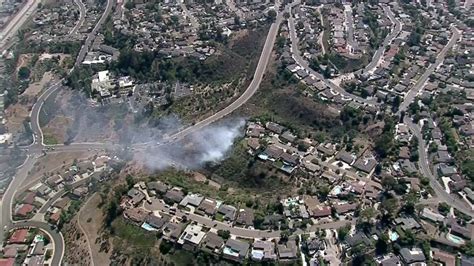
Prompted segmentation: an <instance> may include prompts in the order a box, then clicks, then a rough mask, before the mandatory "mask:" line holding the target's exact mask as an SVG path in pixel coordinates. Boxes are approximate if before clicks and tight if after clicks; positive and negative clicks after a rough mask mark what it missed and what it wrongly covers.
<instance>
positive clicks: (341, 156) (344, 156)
mask: <svg viewBox="0 0 474 266" xmlns="http://www.w3.org/2000/svg"><path fill="white" fill-rule="evenodd" d="M354 157H355V156H354V155H352V154H350V153H348V152H347V151H340V152H338V153H337V154H336V160H339V161H343V162H345V163H347V164H348V165H351V164H352V163H353V162H354Z"/></svg>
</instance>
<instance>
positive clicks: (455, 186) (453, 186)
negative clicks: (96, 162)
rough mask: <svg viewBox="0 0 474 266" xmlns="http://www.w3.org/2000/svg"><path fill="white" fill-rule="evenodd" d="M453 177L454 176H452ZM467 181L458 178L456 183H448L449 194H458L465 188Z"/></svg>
mask: <svg viewBox="0 0 474 266" xmlns="http://www.w3.org/2000/svg"><path fill="white" fill-rule="evenodd" d="M453 176H455V175H453ZM467 185H468V184H467V180H466V179H463V178H460V179H458V180H456V181H449V183H448V186H449V189H450V190H451V192H458V191H461V190H463V189H464V188H465V187H467Z"/></svg>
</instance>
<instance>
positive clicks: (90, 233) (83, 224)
mask: <svg viewBox="0 0 474 266" xmlns="http://www.w3.org/2000/svg"><path fill="white" fill-rule="evenodd" d="M99 203H100V196H99V194H97V193H96V194H94V195H92V196H91V197H90V198H89V200H88V201H87V202H86V203H85V204H84V206H83V207H82V208H81V211H80V212H79V214H78V225H79V228H80V229H81V230H82V232H83V233H84V234H85V236H86V239H87V241H88V242H89V252H90V253H91V258H92V263H91V265H110V254H109V253H110V252H108V253H105V252H100V250H101V245H102V243H101V241H97V238H98V235H99V232H100V230H101V227H102V224H103V220H104V215H103V212H102V210H101V209H99V208H98V207H97V206H98V204H99Z"/></svg>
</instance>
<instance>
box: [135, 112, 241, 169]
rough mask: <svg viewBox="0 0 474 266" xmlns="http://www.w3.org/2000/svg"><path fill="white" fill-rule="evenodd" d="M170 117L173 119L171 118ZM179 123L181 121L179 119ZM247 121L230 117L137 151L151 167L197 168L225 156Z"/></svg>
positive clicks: (137, 154) (138, 155) (139, 156)
mask: <svg viewBox="0 0 474 266" xmlns="http://www.w3.org/2000/svg"><path fill="white" fill-rule="evenodd" d="M166 121H167V122H169V121H170V120H169V118H167V119H166ZM175 125H179V122H178V121H176V124H175ZM244 125H245V121H244V120H243V119H229V120H226V121H222V122H221V123H219V124H215V125H210V126H208V127H205V128H203V129H201V130H199V131H197V132H195V133H192V134H190V135H189V136H187V137H185V138H184V139H183V140H179V141H177V142H173V143H164V144H162V143H159V142H157V143H156V144H152V145H150V146H149V147H148V148H147V149H145V150H136V151H135V153H136V154H135V155H136V156H137V157H138V158H140V160H142V161H143V162H144V164H145V165H146V166H147V167H148V168H149V169H151V170H161V169H164V168H167V167H178V168H186V169H196V168H199V167H201V166H202V165H203V164H205V163H209V162H214V163H215V162H219V161H221V160H222V159H224V158H225V156H226V154H227V153H228V152H229V150H230V149H231V148H232V146H233V144H234V141H235V139H236V138H238V137H239V136H241V135H242V132H243V130H242V129H243V126H244ZM173 131H174V132H176V130H173ZM174 132H173V133H174Z"/></svg>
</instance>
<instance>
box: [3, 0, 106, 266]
mask: <svg viewBox="0 0 474 266" xmlns="http://www.w3.org/2000/svg"><path fill="white" fill-rule="evenodd" d="M30 2H33V4H34V6H35V7H36V5H37V2H36V1H33V0H31V1H30ZM30 2H29V3H30ZM113 2H114V1H113V0H108V1H107V6H106V9H105V11H104V13H103V14H102V16H101V17H100V19H99V21H98V22H97V24H96V25H95V27H94V29H93V30H92V31H91V32H90V33H89V34H88V36H87V38H86V42H85V45H83V46H82V48H81V50H80V52H79V55H78V57H77V59H76V65H78V64H79V63H80V62H82V60H83V59H84V57H85V55H86V54H87V52H88V50H89V47H90V45H91V44H92V42H93V40H94V38H95V37H96V35H97V32H98V30H99V29H100V27H101V26H102V25H103V23H104V22H105V20H106V19H107V17H108V15H109V14H110V12H111V11H112V7H113ZM28 16H29V12H26V11H24V12H23V13H21V17H20V18H19V19H18V22H16V23H15V24H14V25H12V26H10V25H9V26H8V27H12V29H9V30H8V33H7V34H10V31H13V30H14V29H16V27H20V26H21V25H20V24H22V23H23V22H24V21H25V20H26V19H27V17H28ZM4 36H5V35H2V43H3V42H4V41H5V38H4ZM60 82H61V81H60ZM60 82H58V83H56V84H54V85H53V86H51V87H49V88H48V89H47V90H46V91H45V92H44V93H43V94H42V95H40V97H39V98H38V100H37V101H36V103H35V104H34V105H33V108H32V111H31V113H30V117H31V120H32V121H31V128H32V131H33V134H34V142H33V143H32V145H30V146H29V147H26V148H25V149H27V150H28V152H29V156H28V158H27V159H26V161H25V162H24V164H23V165H22V166H20V167H19V168H18V171H17V173H16V175H15V176H14V178H13V179H12V181H11V182H10V184H9V186H8V188H7V189H6V191H5V194H4V195H3V197H2V201H1V202H0V213H1V217H0V222H1V224H0V226H1V228H2V230H0V239H4V236H5V231H4V228H8V229H12V228H15V227H23V226H33V227H38V228H41V229H42V230H44V231H46V232H47V233H48V234H49V235H51V236H52V240H53V242H54V246H55V251H54V254H53V263H52V264H53V265H60V264H61V261H62V257H63V255H64V239H63V237H62V235H61V234H60V233H57V232H55V231H53V230H52V229H51V228H50V227H49V225H48V224H46V223H43V222H36V221H26V222H25V221H22V222H18V223H14V222H13V221H12V213H11V211H12V205H13V200H14V196H15V194H16V192H17V189H18V188H19V187H20V185H21V184H22V183H23V182H24V181H25V179H26V178H27V176H28V174H29V172H30V171H31V170H32V169H33V166H34V164H35V163H36V161H37V158H36V157H37V156H38V155H39V154H40V153H41V151H42V149H43V148H44V147H45V145H44V143H43V133H42V131H41V127H40V124H39V114H40V111H41V107H42V106H43V104H44V102H45V101H46V100H47V98H48V97H49V96H51V95H52V94H53V93H54V92H55V91H56V90H58V89H59V88H60V85H61V84H60ZM40 140H41V141H40ZM105 145H106V144H100V147H101V148H103V147H104V146H105ZM97 146H99V145H96V144H90V143H83V144H78V145H70V146H63V147H58V149H60V150H63V151H75V150H90V149H94V148H97ZM55 149H56V148H55Z"/></svg>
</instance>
